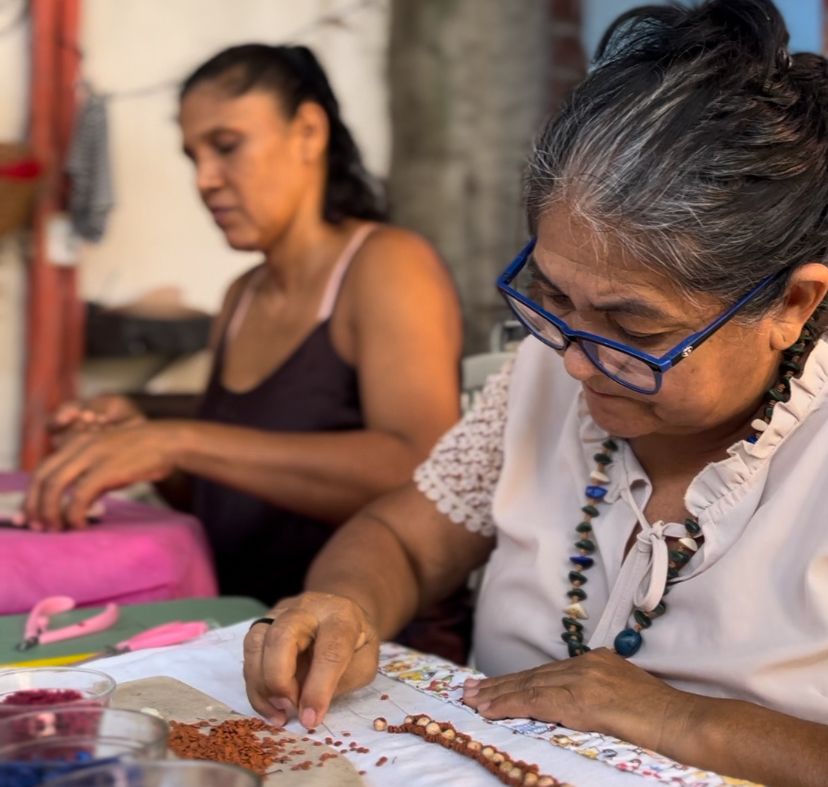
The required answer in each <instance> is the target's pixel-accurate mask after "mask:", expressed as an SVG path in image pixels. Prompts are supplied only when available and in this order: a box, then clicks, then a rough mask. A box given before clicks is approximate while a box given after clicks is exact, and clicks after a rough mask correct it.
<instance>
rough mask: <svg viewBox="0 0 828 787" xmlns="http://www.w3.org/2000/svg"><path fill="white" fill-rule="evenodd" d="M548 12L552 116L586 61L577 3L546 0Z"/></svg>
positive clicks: (572, 85)
mask: <svg viewBox="0 0 828 787" xmlns="http://www.w3.org/2000/svg"><path fill="white" fill-rule="evenodd" d="M824 1H825V2H826V3H828V0H824ZM549 9H550V10H549V14H550V22H551V23H550V25H549V30H550V36H551V41H550V55H551V59H552V67H551V69H550V75H549V109H550V111H552V112H554V111H555V110H556V109H557V108H558V107H559V106H560V105H561V102H562V101H563V100H564V99H565V98H566V97H567V96H568V95H569V93H570V91H571V90H572V88H573V87H575V85H577V84H578V82H580V81H581V80H582V79H583V78H584V75H585V74H586V64H587V58H586V54H585V53H584V47H583V44H582V43H581V0H549Z"/></svg>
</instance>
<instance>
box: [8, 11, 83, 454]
mask: <svg viewBox="0 0 828 787" xmlns="http://www.w3.org/2000/svg"><path fill="white" fill-rule="evenodd" d="M80 3H81V0H50V2H37V3H32V4H31V6H30V7H31V15H32V16H31V30H32V63H31V67H32V72H31V123H30V129H31V130H30V144H31V146H32V150H33V153H34V155H35V157H36V158H37V159H38V160H39V161H40V162H41V163H42V164H43V166H44V168H45V172H46V175H45V178H44V184H43V186H42V188H41V190H40V192H39V196H38V199H37V203H36V205H35V211H34V219H33V237H32V258H31V260H30V263H29V278H28V309H27V317H26V328H27V339H26V380H25V399H24V404H23V434H22V439H21V450H20V464H21V466H22V467H23V468H24V469H27V470H30V469H32V468H33V467H34V466H35V465H36V464H37V462H38V461H39V460H40V458H41V457H42V456H43V454H44V452H45V450H46V447H47V431H46V427H47V423H48V418H49V415H50V413H51V412H52V411H53V410H54V408H55V407H56V406H57V405H58V404H59V403H60V402H61V401H62V400H63V399H66V398H68V397H69V396H71V395H72V394H73V393H74V387H75V378H76V374H77V370H78V366H79V362H80V347H81V331H82V327H83V323H82V319H79V315H80V314H82V312H81V308H80V305H79V303H78V298H77V292H76V274H75V270H74V268H65V267H58V266H56V265H54V264H53V263H52V262H51V261H50V260H49V259H48V253H47V244H46V231H47V227H48V225H49V221H50V219H51V218H52V217H53V216H54V215H55V214H56V213H57V212H58V211H59V210H60V209H61V203H62V196H63V193H64V189H63V174H62V173H63V162H64V157H65V154H66V149H67V144H68V140H69V135H70V133H71V124H72V118H73V116H74V106H75V89H76V80H77V76H78V65H79V59H80V57H79V54H78V45H77V38H78V28H79V13H80Z"/></svg>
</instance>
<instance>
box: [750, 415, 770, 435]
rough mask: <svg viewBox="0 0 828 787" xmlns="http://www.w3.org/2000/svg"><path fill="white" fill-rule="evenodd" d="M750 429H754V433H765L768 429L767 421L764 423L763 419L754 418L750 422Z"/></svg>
mask: <svg viewBox="0 0 828 787" xmlns="http://www.w3.org/2000/svg"><path fill="white" fill-rule="evenodd" d="M750 428H751V429H753V430H754V431H756V432H764V431H765V429H767V428H768V425H767V423H766V422H765V421H763V420H762V419H761V418H754V419H753V420H752V421H751V422H750Z"/></svg>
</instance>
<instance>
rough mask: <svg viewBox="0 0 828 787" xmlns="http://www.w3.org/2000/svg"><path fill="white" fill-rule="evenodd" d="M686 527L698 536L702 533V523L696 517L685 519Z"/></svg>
mask: <svg viewBox="0 0 828 787" xmlns="http://www.w3.org/2000/svg"><path fill="white" fill-rule="evenodd" d="M684 529H685V530H686V531H687V532H688V533H690V535H692V536H697V535H698V534H699V533H701V525H700V524H699V523H698V522H697V521H696V520H695V519H685V520H684Z"/></svg>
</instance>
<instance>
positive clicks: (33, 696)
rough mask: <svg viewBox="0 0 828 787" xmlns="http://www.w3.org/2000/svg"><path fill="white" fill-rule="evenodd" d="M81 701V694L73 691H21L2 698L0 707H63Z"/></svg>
mask: <svg viewBox="0 0 828 787" xmlns="http://www.w3.org/2000/svg"><path fill="white" fill-rule="evenodd" d="M82 699H83V694H81V693H80V692H79V691H76V690H75V689H21V690H20V691H14V692H12V693H11V694H7V695H6V696H5V697H3V699H2V700H0V705H23V706H28V705H33V706H41V705H63V704H65V703H67V702H75V701H76V700H82Z"/></svg>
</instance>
